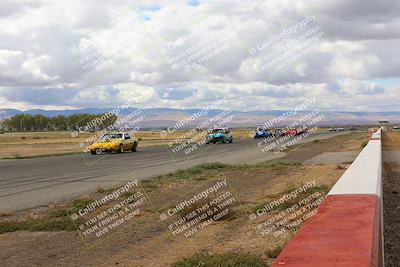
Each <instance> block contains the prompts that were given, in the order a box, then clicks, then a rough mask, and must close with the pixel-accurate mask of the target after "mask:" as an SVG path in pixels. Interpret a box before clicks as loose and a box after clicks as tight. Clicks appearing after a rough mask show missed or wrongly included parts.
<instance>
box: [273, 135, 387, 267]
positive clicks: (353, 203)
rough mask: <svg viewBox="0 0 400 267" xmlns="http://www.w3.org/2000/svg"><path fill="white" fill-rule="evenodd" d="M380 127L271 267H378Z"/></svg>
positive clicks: (380, 247)
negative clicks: (314, 213)
mask: <svg viewBox="0 0 400 267" xmlns="http://www.w3.org/2000/svg"><path fill="white" fill-rule="evenodd" d="M381 134H382V129H379V130H378V131H377V132H375V133H374V134H372V136H371V138H370V140H369V142H368V144H367V146H366V147H365V148H364V149H363V150H362V151H361V153H360V154H359V155H358V157H357V158H356V160H355V161H354V162H353V164H351V166H350V167H349V168H348V169H347V171H346V172H345V173H344V174H343V176H342V177H341V178H340V179H339V181H338V182H337V183H336V184H335V186H334V187H333V188H332V190H331V191H330V192H329V193H328V196H327V197H326V198H325V200H324V201H323V202H322V203H321V205H320V206H319V207H318V212H317V214H316V215H315V216H313V217H312V218H310V219H309V220H308V221H307V222H306V223H305V224H304V225H303V227H302V228H301V229H300V230H299V231H298V232H297V234H296V235H295V236H294V238H293V239H292V240H291V241H290V242H289V243H288V245H287V246H286V247H285V248H284V250H283V251H282V252H281V254H280V255H279V256H278V258H277V259H276V260H275V261H274V263H273V264H272V265H271V266H273V267H277V266H296V267H300V266H304V267H305V266H307V267H320V266H327V267H329V266H332V267H333V266H336V267H337V266H339V267H340V266H343V267H363V266H365V267H366V266H368V267H370V266H383V265H384V263H383V236H382V222H383V220H382V141H381Z"/></svg>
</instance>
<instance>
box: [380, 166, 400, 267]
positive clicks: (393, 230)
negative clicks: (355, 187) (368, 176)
mask: <svg viewBox="0 0 400 267" xmlns="http://www.w3.org/2000/svg"><path fill="white" fill-rule="evenodd" d="M383 217H384V218H383V220H384V240H385V263H386V264H385V266H388V267H389V266H390V267H391V266H393V267H395V266H399V265H398V263H400V165H399V164H395V163H385V164H384V171H383Z"/></svg>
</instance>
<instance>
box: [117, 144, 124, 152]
mask: <svg viewBox="0 0 400 267" xmlns="http://www.w3.org/2000/svg"><path fill="white" fill-rule="evenodd" d="M117 152H118V153H122V152H124V146H123V145H122V144H120V145H119V147H118V150H117Z"/></svg>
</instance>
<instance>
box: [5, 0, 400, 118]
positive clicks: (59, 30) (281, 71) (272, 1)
mask: <svg viewBox="0 0 400 267" xmlns="http://www.w3.org/2000/svg"><path fill="white" fill-rule="evenodd" d="M399 38H400V1H398V0H376V1H372V0H351V1H349V0H325V1H321V0H296V1H293V0H279V1H278V0H267V1H262V0H260V1H257V0H240V1H239V0H237V1H235V0H224V1H221V0H218V1H200V0H199V1H195V0H192V1H186V0H185V1H183V0H162V1H161V0H160V1H128V0H115V1H110V0H85V1H81V0H68V1H56V0H0V108H16V109H21V110H27V109H32V108H43V109H72V108H86V107H113V106H116V105H118V104H121V103H124V102H125V101H126V99H127V98H133V99H134V100H135V101H136V102H137V103H138V104H139V105H140V106H142V107H173V108H194V107H197V108H201V107H203V106H205V105H208V104H210V103H212V102H213V101H215V100H216V99H218V98H220V97H221V96H225V97H226V98H227V105H228V107H229V108H231V109H236V110H257V109H263V110H270V109H289V108H292V107H294V106H296V105H298V104H300V103H302V102H303V101H304V99H305V98H307V97H316V100H317V106H319V107H320V108H321V109H324V110H347V111H400V105H399V103H400V79H399V77H400V75H399V74H400V53H399V52H398V51H399V47H400V41H399Z"/></svg>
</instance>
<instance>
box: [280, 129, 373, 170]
mask: <svg viewBox="0 0 400 267" xmlns="http://www.w3.org/2000/svg"><path fill="white" fill-rule="evenodd" d="M369 137H370V134H369V133H366V132H365V133H360V132H357V133H349V134H346V135H339V136H335V137H332V138H328V139H321V140H315V141H313V142H310V143H307V144H301V145H298V146H296V147H294V148H292V149H291V150H289V151H288V153H287V155H286V156H285V157H283V158H282V159H283V160H285V161H289V162H301V163H304V162H306V161H307V160H310V159H311V158H313V157H316V156H318V155H320V154H323V153H326V152H349V151H351V152H356V153H357V152H360V151H361V150H362V148H363V147H364V146H363V144H364V143H365V142H366V141H368V139H369Z"/></svg>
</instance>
